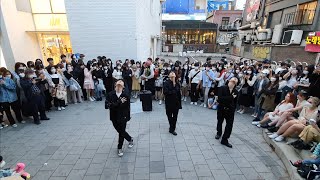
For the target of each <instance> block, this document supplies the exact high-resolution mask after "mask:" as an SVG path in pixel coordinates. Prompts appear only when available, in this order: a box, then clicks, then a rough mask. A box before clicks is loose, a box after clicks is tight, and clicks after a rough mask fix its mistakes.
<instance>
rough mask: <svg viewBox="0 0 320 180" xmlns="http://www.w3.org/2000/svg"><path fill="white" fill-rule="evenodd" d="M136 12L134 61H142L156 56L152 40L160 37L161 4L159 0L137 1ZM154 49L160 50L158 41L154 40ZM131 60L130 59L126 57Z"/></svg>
mask: <svg viewBox="0 0 320 180" xmlns="http://www.w3.org/2000/svg"><path fill="white" fill-rule="evenodd" d="M136 6H137V8H136V9H137V11H136V24H137V26H136V28H137V29H136V37H137V50H136V51H137V57H134V58H135V59H136V60H140V61H142V60H143V61H144V60H146V59H147V58H148V57H151V58H154V57H156V55H157V54H158V53H157V51H156V50H154V39H153V38H152V37H156V36H158V37H160V35H161V4H160V1H159V0H137V4H136ZM155 43H156V47H157V48H158V49H159V50H160V47H161V46H159V44H160V41H157V40H156V42H155ZM128 58H132V57H128Z"/></svg>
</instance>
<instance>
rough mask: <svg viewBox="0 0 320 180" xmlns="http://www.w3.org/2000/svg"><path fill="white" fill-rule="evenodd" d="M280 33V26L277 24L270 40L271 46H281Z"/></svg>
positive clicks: (281, 28) (281, 27)
mask: <svg viewBox="0 0 320 180" xmlns="http://www.w3.org/2000/svg"><path fill="white" fill-rule="evenodd" d="M282 32H283V25H282V24H277V25H275V26H274V29H273V34H272V40H271V43H272V44H281V38H282Z"/></svg>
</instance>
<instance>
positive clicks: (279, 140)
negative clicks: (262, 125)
mask: <svg viewBox="0 0 320 180" xmlns="http://www.w3.org/2000/svg"><path fill="white" fill-rule="evenodd" d="M274 140H275V141H277V142H281V141H283V140H284V137H283V136H281V135H280V136H278V137H276V138H275V139H274Z"/></svg>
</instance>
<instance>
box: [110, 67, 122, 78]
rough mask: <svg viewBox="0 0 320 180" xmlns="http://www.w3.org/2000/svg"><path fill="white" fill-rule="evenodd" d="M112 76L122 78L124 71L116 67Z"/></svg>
mask: <svg viewBox="0 0 320 180" xmlns="http://www.w3.org/2000/svg"><path fill="white" fill-rule="evenodd" d="M112 77H113V78H115V79H117V80H119V79H122V72H121V71H120V70H119V71H117V70H116V69H115V70H113V73H112Z"/></svg>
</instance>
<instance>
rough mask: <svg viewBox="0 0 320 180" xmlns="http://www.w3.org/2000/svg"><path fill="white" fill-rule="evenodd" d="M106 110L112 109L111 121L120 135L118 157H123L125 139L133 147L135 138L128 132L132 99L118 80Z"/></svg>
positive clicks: (107, 100) (109, 95)
mask: <svg viewBox="0 0 320 180" xmlns="http://www.w3.org/2000/svg"><path fill="white" fill-rule="evenodd" d="M105 106H106V107H105V108H106V109H110V120H111V121H112V124H113V126H114V128H115V129H116V130H117V132H118V133H119V144H118V156H119V157H121V156H123V151H122V145H123V141H124V139H126V140H127V141H128V142H129V146H128V147H129V148H132V147H133V138H132V137H131V136H130V135H129V134H128V133H127V132H126V126H127V122H128V121H129V120H130V98H129V96H128V95H127V94H126V93H124V82H123V81H122V80H118V81H117V82H116V84H115V90H114V91H112V92H110V93H109V94H108V96H107V99H106V104H105Z"/></svg>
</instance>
